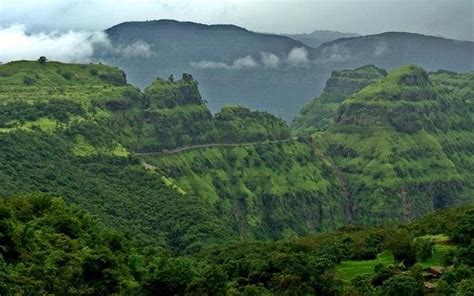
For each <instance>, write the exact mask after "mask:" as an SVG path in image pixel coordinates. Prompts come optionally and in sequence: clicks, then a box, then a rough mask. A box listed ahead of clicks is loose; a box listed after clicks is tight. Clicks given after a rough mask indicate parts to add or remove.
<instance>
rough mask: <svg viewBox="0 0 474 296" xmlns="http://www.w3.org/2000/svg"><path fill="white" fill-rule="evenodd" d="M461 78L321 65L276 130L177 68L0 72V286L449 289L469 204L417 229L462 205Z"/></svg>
mask: <svg viewBox="0 0 474 296" xmlns="http://www.w3.org/2000/svg"><path fill="white" fill-rule="evenodd" d="M472 75H474V74H473V73H467V74H457V73H453V72H448V71H438V72H434V73H427V72H426V71H424V70H423V69H421V68H419V67H416V66H411V65H410V66H404V67H401V68H399V69H396V70H394V71H391V72H389V73H387V72H385V70H382V69H378V68H376V67H373V66H366V67H362V68H359V69H355V70H344V71H337V72H334V73H333V77H332V78H330V80H329V81H328V83H327V84H326V89H325V91H324V92H323V94H322V95H321V96H320V97H319V98H317V99H316V100H315V103H311V104H310V105H308V107H306V108H305V109H304V110H303V111H302V113H301V115H300V116H299V117H298V119H297V120H296V121H295V124H294V126H295V127H294V128H293V129H291V128H290V127H288V126H287V125H286V124H285V122H284V121H282V120H281V119H279V118H277V117H275V116H273V115H271V114H269V113H267V112H259V111H252V110H249V109H247V108H244V107H240V106H227V107H224V108H223V109H222V110H221V111H219V112H218V113H216V114H212V113H211V112H210V111H209V109H208V107H207V104H206V101H205V100H204V99H203V98H202V97H201V94H200V92H199V89H198V82H197V81H196V80H194V79H193V77H192V76H191V75H190V74H187V73H184V74H183V76H182V77H181V79H179V80H177V79H176V80H175V79H174V78H173V77H169V78H168V79H166V80H165V79H161V78H157V79H156V80H155V81H154V82H153V83H152V84H151V85H150V86H149V87H147V88H146V89H145V90H144V91H143V92H142V91H141V90H139V89H137V88H135V87H133V86H132V85H129V84H127V80H126V76H125V74H124V72H123V71H121V70H119V69H117V68H112V67H108V66H105V65H101V64H87V65H85V64H62V63H57V62H49V61H48V62H44V61H43V62H40V61H38V62H36V61H34V62H31V61H19V62H12V63H7V64H3V65H0V197H1V198H0V254H1V256H0V264H1V267H0V293H1V294H5V295H10V294H13V295H16V294H20V295H21V294H41V295H44V294H48V293H49V294H60V295H63V294H89V295H100V294H114V293H115V294H124V295H133V294H139V295H143V294H150V295H155V294H160V295H175V294H189V295H206V294H207V295H240V294H244V295H265V294H268V295H273V294H280V295H308V294H317V295H341V294H344V293H345V294H347V295H371V294H370V293H372V294H373V295H379V294H382V295H419V294H420V293H423V291H424V290H425V292H426V291H437V292H436V293H439V294H440V295H450V294H452V295H456V293H458V294H457V295H465V294H463V293H465V292H466V291H468V293H469V292H470V291H471V290H469V289H472V263H473V262H472V256H473V254H472V250H473V246H472V241H471V238H472V237H473V235H472V226H473V218H472V216H473V214H472V213H473V211H472V210H473V209H472V206H464V207H460V208H456V209H452V210H447V211H441V212H439V211H437V212H434V213H433V214H429V215H428V216H427V217H425V218H422V219H421V220H418V221H417V222H413V221H416V220H417V219H419V218H421V217H422V216H423V215H425V214H427V213H429V212H432V211H433V210H440V209H443V208H447V207H452V206H459V205H463V204H464V205H468V204H470V203H472V202H473V191H474V187H473V185H472V182H471V180H472V179H474V178H473V177H474V176H473V172H474V160H473V153H474V142H473V141H474V137H473V134H472V133H473V130H474V120H473V116H472V115H473V111H474V109H473V108H474V105H473V104H472V102H473V101H472V97H473V94H474V85H473V81H474V80H473V79H472V78H473V77H472ZM325 108H326V109H325ZM326 111H327V112H326ZM318 112H320V113H318ZM321 112H322V113H321ZM453 221H454V222H455V223H454V222H453ZM410 222H413V223H410ZM381 223H392V224H384V225H382V226H380V227H377V228H372V227H373V226H374V225H380V224H381ZM400 223H410V224H406V225H398V224H400ZM354 225H358V226H354ZM396 225H398V226H396ZM321 232H322V233H324V234H316V233H321ZM433 252H434V253H433ZM417 261H418V262H419V264H418V265H414V264H415V263H416V262H417ZM380 264H382V265H380ZM431 266H446V268H445V269H443V272H442V274H443V275H442V276H441V279H435V280H432V279H429V278H428V276H427V275H426V274H425V276H424V277H423V273H426V272H427V271H426V270H425V271H424V269H426V268H428V267H431ZM361 270H362V271H364V272H366V273H367V274H366V275H365V276H355V275H356V274H357V273H360V272H359V271H361ZM400 289H409V290H406V291H404V290H402V291H403V292H400V291H401V290H400ZM351 293H353V294H351ZM400 293H402V294H400ZM443 293H444V294H443Z"/></svg>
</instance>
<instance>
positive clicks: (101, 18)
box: [0, 0, 474, 42]
mask: <svg viewBox="0 0 474 296" xmlns="http://www.w3.org/2000/svg"><path fill="white" fill-rule="evenodd" d="M473 3H474V0H398V1H395V0H318V1H308V0H306V1H302V0H292V1H290V0H286V1H280V0H271V1H269V0H266V1H264V0H257V1H249V0H76V1H73V0H41V1H38V0H15V1H12V0H0V29H5V28H9V27H11V26H13V25H15V26H16V27H17V28H18V26H23V28H25V30H28V32H36V33H38V32H42V31H51V30H61V31H67V30H75V31H77V30H88V31H97V30H103V29H106V28H108V27H110V26H113V25H115V24H118V23H121V22H124V21H132V20H134V21H140V20H152V19H177V20H182V21H195V22H200V23H207V24H217V23H219V24H222V23H224V24H230V23H231V24H235V25H238V26H242V27H245V28H247V29H249V30H253V31H258V32H270V33H309V32H312V31H313V30H325V29H328V30H337V31H342V32H354V33H359V34H363V35H366V34H375V33H381V32H385V31H407V32H415V33H422V34H429V35H436V36H443V37H447V38H453V39H460V40H472V41H474V36H473V35H474V32H473V31H474V28H473V22H474V21H473V19H474V12H473V11H474V7H473V6H474V4H473ZM0 42H1V40H0Z"/></svg>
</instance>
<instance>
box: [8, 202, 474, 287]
mask: <svg viewBox="0 0 474 296" xmlns="http://www.w3.org/2000/svg"><path fill="white" fill-rule="evenodd" d="M453 221H454V222H453ZM0 234H1V236H0V248H1V255H2V256H1V257H0V293H2V295H44V294H57V295H66V294H67V295H104V294H119V295H157V294H159V295H177V294H178V295H183V294H186V295H275V294H277V295H422V294H423V291H425V292H429V291H431V292H433V291H434V292H435V293H436V294H437V295H469V294H471V293H473V292H474V282H473V281H474V279H473V275H474V271H473V269H472V266H473V264H474V262H473V258H474V253H473V251H474V245H473V241H472V237H473V236H474V208H473V207H472V206H471V207H464V208H453V209H450V210H445V211H442V212H435V213H432V214H430V215H429V216H426V217H424V218H423V219H421V220H419V221H417V222H414V223H411V224H408V225H405V226H394V225H391V226H380V227H376V228H359V227H344V228H341V229H339V230H337V231H333V232H328V233H326V234H323V235H313V236H306V237H299V238H291V239H285V240H280V241H248V240H247V241H229V242H227V243H220V244H213V245H210V246H208V247H206V248H203V249H202V250H200V251H199V252H196V253H193V254H191V255H186V256H177V255H176V254H175V253H173V252H171V251H169V250H166V249H162V248H156V247H153V246H149V247H143V246H142V245H141V244H137V243H134V242H133V241H130V240H129V239H128V237H127V236H124V235H123V234H121V233H119V232H117V231H112V230H110V229H107V228H104V226H102V224H101V223H100V222H99V221H97V219H95V218H94V217H92V216H91V215H90V214H88V213H86V212H84V211H83V210H80V209H78V208H77V207H75V206H69V205H67V204H66V203H65V202H64V200H62V199H61V198H57V197H55V198H51V197H46V196H44V195H42V194H30V195H28V196H24V197H11V198H4V199H1V200H0ZM440 234H441V235H440ZM387 254H389V257H390V259H389V260H387V262H385V264H383V263H380V264H376V265H375V266H374V268H373V269H372V270H368V272H365V273H361V272H357V273H356V274H353V273H349V274H347V266H348V265H351V264H352V265H355V264H356V263H364V264H366V265H370V264H371V263H372V261H374V259H375V258H377V257H379V256H381V255H384V256H387ZM432 265H440V268H441V269H440V270H441V275H436V274H435V275H433V274H431V273H429V272H427V271H429V270H430V268H427V267H430V266H432ZM433 276H434V278H433Z"/></svg>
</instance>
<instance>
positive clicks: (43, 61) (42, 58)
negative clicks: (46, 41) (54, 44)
mask: <svg viewBox="0 0 474 296" xmlns="http://www.w3.org/2000/svg"><path fill="white" fill-rule="evenodd" d="M47 61H48V59H47V58H46V57H45V56H40V57H39V59H38V62H39V63H40V64H46V62H47Z"/></svg>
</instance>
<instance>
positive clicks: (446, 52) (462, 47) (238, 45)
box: [94, 20, 474, 122]
mask: <svg viewBox="0 0 474 296" xmlns="http://www.w3.org/2000/svg"><path fill="white" fill-rule="evenodd" d="M105 32H106V33H107V35H108V37H109V39H110V43H111V44H110V46H101V47H98V48H96V49H95V51H94V52H95V58H96V59H97V60H100V61H103V62H104V63H107V64H110V65H115V66H118V67H120V68H122V69H124V70H125V72H126V73H127V77H128V79H129V81H130V82H131V83H132V84H134V85H136V86H138V87H141V88H144V87H146V86H147V85H149V84H150V83H151V82H152V81H154V80H155V78H156V77H157V76H159V77H161V78H165V79H166V78H167V77H168V76H169V75H170V74H175V75H178V74H180V73H184V72H186V73H193V75H194V77H195V78H196V79H197V80H198V81H199V82H200V89H201V92H202V94H203V96H204V97H205V98H206V99H207V101H208V105H209V108H210V111H211V112H212V113H216V112H218V111H219V110H220V109H221V108H222V107H223V106H224V105H227V104H238V105H242V106H245V107H248V108H251V109H258V110H263V111H268V112H270V113H272V114H275V115H277V116H281V117H282V118H283V119H284V120H286V121H287V122H290V121H291V120H292V119H293V118H294V116H295V115H297V114H298V112H299V110H300V109H301V108H302V107H303V106H304V105H305V103H307V102H309V101H310V100H311V99H312V98H314V96H315V95H318V94H319V93H320V92H321V91H322V89H323V88H324V83H325V81H326V80H327V78H328V77H329V76H330V74H331V72H332V71H334V70H342V69H352V68H357V67H362V66H364V65H367V64H372V65H375V66H377V67H382V68H385V69H389V70H390V69H393V68H396V67H399V66H401V65H403V64H409V63H412V64H416V65H420V66H421V67H424V68H425V69H427V70H430V71H436V70H438V69H447V70H452V71H458V72H466V71H472V70H473V69H474V66H473V62H472V52H473V51H474V46H473V44H474V43H473V42H463V41H456V40H449V39H443V38H438V37H432V36H425V35H420V34H412V33H396V32H389V33H383V34H377V35H370V36H360V37H352V38H342V39H338V40H334V41H331V42H329V43H325V44H323V45H321V46H320V47H319V48H317V49H315V48H312V47H309V46H307V45H305V44H303V43H302V42H300V41H296V40H293V39H291V38H288V37H285V36H280V35H272V34H261V33H255V32H251V31H248V30H246V29H243V28H240V27H237V26H233V25H203V24H197V23H190V22H178V21H171V20H159V21H148V22H127V23H122V24H118V25H116V26H114V27H112V28H109V29H107V30H106V31H105Z"/></svg>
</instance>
